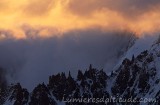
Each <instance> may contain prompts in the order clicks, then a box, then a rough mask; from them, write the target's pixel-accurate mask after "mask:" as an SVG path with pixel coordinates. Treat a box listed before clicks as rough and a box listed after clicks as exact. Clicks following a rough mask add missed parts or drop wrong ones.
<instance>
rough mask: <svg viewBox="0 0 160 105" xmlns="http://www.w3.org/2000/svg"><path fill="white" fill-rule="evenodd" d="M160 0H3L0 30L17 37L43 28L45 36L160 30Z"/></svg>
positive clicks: (41, 34) (0, 8)
mask: <svg viewBox="0 0 160 105" xmlns="http://www.w3.org/2000/svg"><path fill="white" fill-rule="evenodd" d="M159 11H160V1H159V0H116V1H114V0H85V1H84V0H83V1H82V0H45V1H44V0H20V1H17V0H0V22H1V24H0V30H1V33H2V34H1V37H2V38H3V37H5V36H6V35H5V34H4V32H6V31H7V32H10V33H12V36H13V37H15V38H27V36H26V34H25V31H26V30H27V29H28V28H29V29H34V30H39V35H40V36H42V37H50V36H53V35H55V33H59V34H58V35H59V36H60V35H63V33H66V32H68V31H72V30H87V29H95V28H96V29H97V28H98V29H101V30H102V31H108V30H113V31H114V30H129V31H133V32H135V33H137V35H141V34H143V33H149V32H155V31H158V30H159V29H160V19H159V18H160V12H159Z"/></svg>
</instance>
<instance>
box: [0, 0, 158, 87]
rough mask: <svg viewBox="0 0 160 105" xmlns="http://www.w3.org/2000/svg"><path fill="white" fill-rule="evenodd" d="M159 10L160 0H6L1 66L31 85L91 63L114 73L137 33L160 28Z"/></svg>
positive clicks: (0, 5)
mask: <svg viewBox="0 0 160 105" xmlns="http://www.w3.org/2000/svg"><path fill="white" fill-rule="evenodd" d="M159 11H160V1H159V0H19V1H17V0H0V50H1V51H0V67H2V68H4V69H5V70H6V72H7V75H6V77H7V79H8V80H9V81H12V82H13V81H14V82H20V83H21V84H22V85H23V86H24V87H27V88H30V89H32V88H33V87H34V86H35V85H36V84H38V83H41V82H43V81H45V82H46V81H47V80H48V76H49V75H52V74H55V73H58V72H68V71H69V70H70V71H71V72H72V74H73V75H74V76H75V73H76V72H77V70H78V69H82V70H85V69H86V68H88V66H89V64H93V66H94V67H97V68H100V69H102V68H105V71H106V72H110V71H112V68H113V67H114V66H115V65H116V63H117V62H118V60H119V59H120V57H121V56H123V54H124V53H125V50H126V48H127V47H128V45H129V42H130V40H131V39H132V38H133V35H136V37H137V36H138V37H141V36H143V35H144V34H151V33H155V32H156V33H157V32H159V30H160V12H159ZM134 38H135V37H134Z"/></svg>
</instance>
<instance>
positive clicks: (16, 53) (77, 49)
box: [0, 30, 133, 89]
mask: <svg viewBox="0 0 160 105" xmlns="http://www.w3.org/2000/svg"><path fill="white" fill-rule="evenodd" d="M27 32H28V31H27ZM27 32H26V33H27ZM132 35H133V34H132V33H128V32H107V33H106V32H101V31H99V30H87V31H78V30H77V31H71V32H68V33H66V34H65V35H63V37H57V36H54V37H52V38H41V37H32V36H28V39H21V40H16V39H15V40H13V39H12V38H8V39H5V40H2V41H0V49H1V52H0V67H3V68H5V69H6V70H7V72H8V76H7V78H8V79H9V81H10V82H20V83H21V84H22V85H23V86H24V87H27V88H29V89H32V88H33V87H34V86H35V85H36V84H38V83H42V82H46V81H47V80H48V76H50V75H52V74H55V73H58V72H66V73H68V72H69V71H71V73H72V75H74V76H76V73H77V70H79V69H81V70H85V69H86V68H88V66H89V64H93V66H94V67H97V68H99V69H103V68H106V69H105V71H111V69H112V68H113V66H114V65H115V64H116V63H117V61H118V58H119V57H120V56H122V54H123V53H124V51H125V50H126V48H127V46H128V43H129V40H130V38H131V37H133V36H132ZM106 65H108V66H107V67H106ZM12 80H13V81H12Z"/></svg>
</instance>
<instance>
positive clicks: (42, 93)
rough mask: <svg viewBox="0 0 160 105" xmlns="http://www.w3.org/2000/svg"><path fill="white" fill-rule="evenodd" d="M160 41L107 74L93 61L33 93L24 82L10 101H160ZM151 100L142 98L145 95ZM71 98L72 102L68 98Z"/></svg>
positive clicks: (49, 104) (61, 104)
mask: <svg viewBox="0 0 160 105" xmlns="http://www.w3.org/2000/svg"><path fill="white" fill-rule="evenodd" d="M159 64H160V45H159V43H158V42H156V43H155V44H154V45H153V46H152V47H151V48H150V50H146V51H143V52H142V53H140V54H139V55H138V56H134V55H133V57H132V59H131V60H129V59H127V58H126V59H124V60H123V62H122V64H121V65H120V66H119V68H118V69H117V70H116V71H114V72H112V73H111V75H106V73H105V72H104V71H103V70H97V69H95V68H93V67H92V65H90V67H89V69H87V70H86V71H85V72H82V71H81V70H79V71H78V75H77V77H76V78H73V77H72V76H71V74H70V72H69V74H68V75H66V74H65V73H63V72H62V73H58V74H57V75H52V76H50V77H49V82H48V84H44V83H42V84H39V85H37V86H36V87H35V88H34V90H33V91H32V92H31V93H29V92H28V91H27V89H24V88H22V87H21V85H20V84H16V85H12V86H11V87H10V88H9V90H8V94H9V95H8V98H4V99H5V104H7V105H28V104H29V105H105V104H106V103H105V102H99V101H98V102H97V103H95V102H92V101H91V100H90V101H89V102H80V101H77V100H74V102H72V101H73V100H72V101H71V100H69V99H73V98H76V99H79V98H80V99H82V98H96V99H97V98H104V99H107V98H111V97H116V99H120V98H123V99H125V100H128V99H130V98H132V99H135V100H134V102H132V103H131V101H133V100H131V101H129V102H126V101H123V102H120V101H116V102H115V100H114V99H111V100H110V101H109V103H108V104H109V105H124V104H125V105H126V104H127V105H141V104H145V105H159V104H160V88H159V87H160V77H159V74H160V71H159V70H160V65H159ZM145 98H146V99H148V98H149V100H142V99H145ZM65 101H68V102H65Z"/></svg>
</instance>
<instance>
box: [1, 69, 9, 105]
mask: <svg viewBox="0 0 160 105" xmlns="http://www.w3.org/2000/svg"><path fill="white" fill-rule="evenodd" d="M6 88H7V82H6V80H5V71H4V69H2V68H0V105H2V104H3V103H4V101H5V98H6V97H7V89H6Z"/></svg>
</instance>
